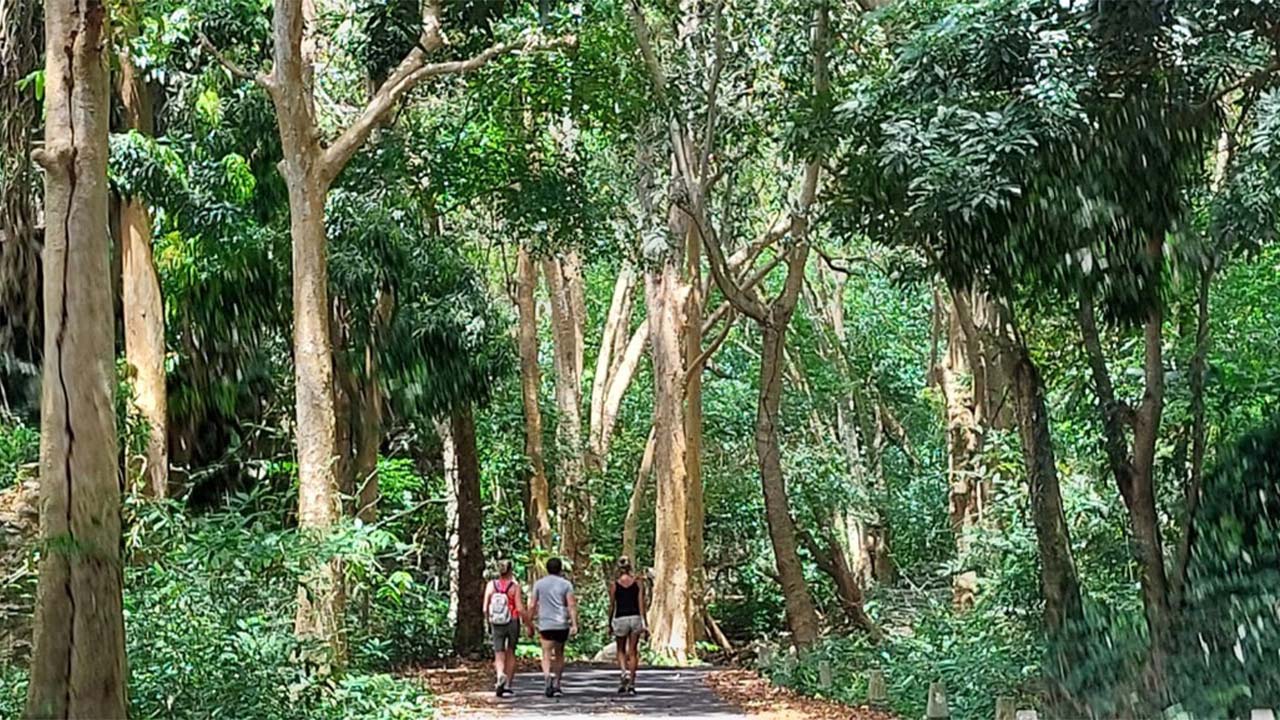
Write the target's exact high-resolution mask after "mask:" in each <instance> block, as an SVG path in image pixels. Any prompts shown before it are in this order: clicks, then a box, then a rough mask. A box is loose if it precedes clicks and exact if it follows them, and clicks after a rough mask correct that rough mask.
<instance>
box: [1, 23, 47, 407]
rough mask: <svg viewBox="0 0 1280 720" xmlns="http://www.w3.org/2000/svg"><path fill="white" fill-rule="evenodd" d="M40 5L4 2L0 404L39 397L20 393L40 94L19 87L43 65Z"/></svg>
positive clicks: (32, 344) (34, 258)
mask: <svg viewBox="0 0 1280 720" xmlns="http://www.w3.org/2000/svg"><path fill="white" fill-rule="evenodd" d="M40 12H41V4H40V3H39V2H37V1H36V0H19V1H18V2H12V1H10V2H3V3H0V357H6V356H7V357H9V358H11V359H13V360H15V361H16V362H15V363H13V365H14V366H15V367H13V368H6V369H4V370H0V407H5V408H9V409H13V406H14V405H17V406H18V407H19V408H22V409H25V406H26V405H27V404H28V402H29V403H30V404H31V405H35V404H36V403H38V402H39V400H38V399H36V398H35V397H34V395H35V393H34V392H31V393H26V392H23V389H24V388H27V387H31V386H34V385H35V384H36V383H35V382H33V381H35V380H38V377H39V368H38V367H37V364H38V362H39V359H40V242H39V238H38V237H37V233H38V231H39V228H37V227H36V222H37V220H36V198H35V192H34V190H33V188H32V172H33V168H32V164H31V162H30V155H31V134H32V133H31V130H32V128H34V127H37V126H38V123H39V120H40V107H39V106H38V105H37V103H36V98H35V93H33V92H31V90H30V89H29V88H23V87H21V86H20V82H21V80H22V79H23V78H26V77H28V76H29V75H30V74H31V73H32V72H34V71H35V70H37V69H38V68H39V63H40V58H41V52H40V48H41V38H40V35H39V33H38V32H37V29H38V27H39V16H40Z"/></svg>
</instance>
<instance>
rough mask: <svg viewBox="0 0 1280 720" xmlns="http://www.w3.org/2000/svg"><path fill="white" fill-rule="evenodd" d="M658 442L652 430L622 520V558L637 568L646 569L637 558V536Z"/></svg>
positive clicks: (645, 444)
mask: <svg viewBox="0 0 1280 720" xmlns="http://www.w3.org/2000/svg"><path fill="white" fill-rule="evenodd" d="M657 442H658V438H657V434H656V432H655V431H654V429H653V428H650V429H649V439H648V440H646V441H645V443H644V452H643V453H641V455H640V469H639V470H637V471H636V482H635V485H632V486H631V499H630V500H629V501H628V502H627V514H626V517H624V518H623V520H622V556H623V557H625V558H629V559H630V560H631V563H632V565H633V566H635V567H644V565H641V564H640V559H639V558H638V557H636V536H637V535H638V533H639V527H640V512H641V511H642V510H643V509H644V496H645V487H646V486H647V485H648V484H649V476H650V475H652V474H653V453H654V447H655V446H656V445H657Z"/></svg>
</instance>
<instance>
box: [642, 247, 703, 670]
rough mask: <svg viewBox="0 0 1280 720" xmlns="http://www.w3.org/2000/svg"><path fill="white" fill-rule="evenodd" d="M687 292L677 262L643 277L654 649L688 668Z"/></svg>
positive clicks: (691, 646)
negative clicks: (652, 487) (649, 373)
mask: <svg viewBox="0 0 1280 720" xmlns="http://www.w3.org/2000/svg"><path fill="white" fill-rule="evenodd" d="M687 292H688V286H686V285H685V284H684V283H683V282H682V281H681V278H680V268H679V267H678V266H677V265H676V264H675V262H673V261H672V260H670V259H669V260H668V261H667V262H664V263H663V264H662V266H661V267H660V268H659V269H655V270H652V271H650V272H649V273H648V274H647V275H646V276H645V298H646V301H647V303H648V306H649V347H650V354H651V355H652V358H653V378H654V397H653V427H654V438H655V441H654V474H655V478H656V480H657V488H658V496H657V502H656V508H655V514H656V528H655V538H657V541H656V542H655V543H654V545H655V547H654V573H655V578H654V588H653V590H654V592H653V602H652V604H651V605H650V608H649V627H650V632H651V633H652V647H653V649H654V650H656V651H657V652H659V653H661V654H663V655H665V656H668V657H670V658H672V659H674V660H675V661H676V662H679V663H684V662H688V661H689V660H691V659H693V658H695V657H696V652H697V650H696V647H695V642H696V639H697V638H696V635H695V633H696V629H695V622H696V615H697V607H696V599H695V597H694V595H693V582H694V579H693V577H692V575H693V572H692V569H691V568H690V567H689V561H690V558H691V555H690V552H689V527H690V523H689V481H688V466H687V465H686V460H685V456H686V453H687V452H688V446H687V439H686V435H685V427H684V422H685V414H684V409H683V400H684V378H685V367H684V346H683V345H682V342H681V337H680V331H681V329H683V328H685V327H687V326H688V319H687V318H686V317H685V316H684V313H685V310H686V309H687V307H688V305H687V298H686V297H685V295H686V293H687Z"/></svg>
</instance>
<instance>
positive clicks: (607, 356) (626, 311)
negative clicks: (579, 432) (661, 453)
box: [588, 263, 644, 473]
mask: <svg viewBox="0 0 1280 720" xmlns="http://www.w3.org/2000/svg"><path fill="white" fill-rule="evenodd" d="M635 281H636V273H635V270H634V269H632V268H631V265H630V263H626V264H623V265H622V269H620V270H618V277H617V279H616V282H614V284H613V299H612V300H611V302H609V314H608V316H607V318H605V320H604V331H603V332H602V333H600V351H599V354H598V355H596V357H595V377H593V378H591V413H590V419H589V425H590V432H589V448H588V470H589V471H591V473H603V471H604V468H605V462H607V461H608V448H609V439H611V436H612V434H613V424H614V420H616V419H617V413H618V406H620V405H621V401H622V393H623V391H626V388H627V386H628V384H630V383H631V375H632V374H634V373H635V365H636V361H639V357H640V354H641V352H643V348H644V346H643V342H641V343H640V347H636V348H634V351H632V347H631V345H632V343H628V342H626V340H627V332H628V329H630V327H631V296H632V291H634V290H635ZM639 337H643V336H641V334H639V333H637V338H639ZM628 360H630V365H627V361H628ZM620 374H621V375H623V377H622V378H618V375H620Z"/></svg>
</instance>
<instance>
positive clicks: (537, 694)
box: [421, 662, 892, 720]
mask: <svg viewBox="0 0 1280 720" xmlns="http://www.w3.org/2000/svg"><path fill="white" fill-rule="evenodd" d="M617 673H618V671H617V668H616V667H614V666H612V665H605V664H585V663H582V664H574V665H571V666H569V667H567V668H565V674H564V682H563V687H564V694H563V695H561V696H559V697H554V698H548V697H545V696H544V695H543V693H542V676H541V671H540V670H539V669H538V667H537V665H536V663H532V662H522V664H521V666H520V672H519V674H518V675H517V677H516V681H515V694H514V695H509V696H507V697H504V698H501V699H499V698H497V697H495V696H494V694H493V691H492V677H491V675H492V670H491V668H490V667H489V666H488V665H487V664H485V663H465V664H462V665H459V666H457V667H452V668H439V669H430V670H424V671H422V672H421V677H422V679H423V680H424V681H425V682H426V684H427V685H428V686H430V687H431V689H432V691H433V693H435V695H436V701H437V703H438V705H439V707H440V709H441V711H442V716H443V717H444V718H449V719H456V720H463V719H469V718H490V717H500V718H505V719H508V720H535V719H538V718H547V717H554V718H592V719H593V720H600V719H602V718H604V719H608V718H637V717H640V718H644V717H652V718H674V717H679V718H686V719H687V720H739V719H742V720H746V719H747V718H751V719H753V720H761V719H767V720H834V719H836V718H847V719H849V720H891V719H892V716H890V715H888V714H885V713H881V712H877V711H874V710H869V709H863V708H851V707H848V706H846V705H840V704H837V703H831V702H827V701H823V700H815V699H812V698H803V697H801V696H799V695H797V694H795V693H792V692H791V691H788V690H784V689H781V688H778V687H776V686H773V685H771V684H770V683H768V682H767V681H765V680H763V679H761V678H760V677H759V676H758V675H757V674H756V673H754V672H751V671H747V670H726V669H717V668H647V669H642V670H641V671H640V677H639V682H638V689H639V690H638V693H637V694H636V695H619V694H618V692H617V687H618V680H617Z"/></svg>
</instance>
